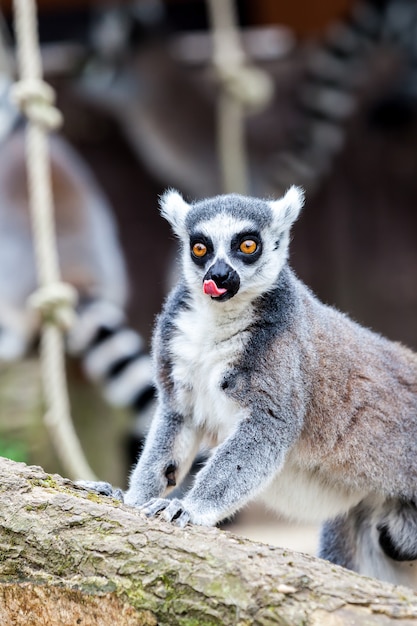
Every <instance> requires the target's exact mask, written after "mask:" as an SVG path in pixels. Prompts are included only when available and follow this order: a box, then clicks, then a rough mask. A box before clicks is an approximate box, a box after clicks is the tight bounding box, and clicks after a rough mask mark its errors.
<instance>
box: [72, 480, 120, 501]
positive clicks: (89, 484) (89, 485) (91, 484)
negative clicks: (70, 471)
mask: <svg viewBox="0 0 417 626" xmlns="http://www.w3.org/2000/svg"><path fill="white" fill-rule="evenodd" d="M75 484H76V485H77V487H82V488H83V489H87V491H93V492H94V493H98V494H99V495H101V496H107V497H110V498H115V499H116V500H120V502H123V491H122V490H121V489H119V488H118V487H113V486H112V485H111V484H110V483H106V482H104V481H102V480H98V481H96V480H77V481H76V483H75Z"/></svg>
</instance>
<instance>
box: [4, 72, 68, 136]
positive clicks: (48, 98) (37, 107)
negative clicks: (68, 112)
mask: <svg viewBox="0 0 417 626" xmlns="http://www.w3.org/2000/svg"><path fill="white" fill-rule="evenodd" d="M10 97H11V100H12V102H13V103H14V104H15V105H16V106H17V107H18V108H19V109H20V110H21V111H22V113H24V115H25V116H26V117H27V118H28V119H29V120H30V121H31V122H34V123H35V124H38V125H40V126H42V127H43V128H45V129H46V130H48V131H53V130H56V129H57V128H59V127H60V126H61V125H62V119H63V118H62V115H61V113H60V111H59V110H58V109H57V108H56V107H55V106H54V103H55V91H54V89H53V88H52V87H51V86H50V85H48V83H46V82H45V81H44V80H41V79H37V78H28V79H25V80H20V81H19V82H17V83H15V84H14V85H13V86H12V88H11V94H10Z"/></svg>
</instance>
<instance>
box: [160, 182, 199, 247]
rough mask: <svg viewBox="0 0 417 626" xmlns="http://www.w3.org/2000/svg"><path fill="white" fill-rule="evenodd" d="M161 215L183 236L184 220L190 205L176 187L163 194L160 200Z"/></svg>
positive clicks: (176, 232) (177, 233)
mask: <svg viewBox="0 0 417 626" xmlns="http://www.w3.org/2000/svg"><path fill="white" fill-rule="evenodd" d="M159 204H160V207H161V215H162V217H164V218H165V219H166V220H168V222H169V223H170V224H171V226H172V228H173V230H174V232H175V234H176V235H178V236H179V237H181V235H182V233H183V230H184V222H185V218H186V215H187V213H188V211H189V210H190V208H191V207H190V205H189V204H187V203H186V201H185V200H184V198H183V197H182V195H181V194H180V193H178V191H175V189H168V190H167V191H166V192H165V193H164V194H162V196H161V198H160V201H159Z"/></svg>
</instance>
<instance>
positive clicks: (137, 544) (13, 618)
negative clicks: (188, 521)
mask: <svg viewBox="0 0 417 626" xmlns="http://www.w3.org/2000/svg"><path fill="white" fill-rule="evenodd" d="M0 491H1V496H0V503H1V504H0V624H2V625H7V626H8V625H9V624H10V625H13V626H20V625H22V626H23V625H24V626H32V625H33V626H35V625H36V626H44V625H45V626H51V625H55V624H56V625H59V626H67V625H68V626H69V625H71V626H75V625H77V624H79V625H81V626H89V625H94V626H96V625H97V626H107V625H108V624H111V625H112V626H131V625H140V626H156V625H161V626H164V625H169V626H176V625H183V626H206V625H219V624H220V625H225V626H227V625H229V624H234V625H236V626H246V625H252V624H255V625H259V626H273V625H277V626H289V625H300V626H301V625H304V626H306V625H308V626H344V625H349V626H353V625H355V626H356V625H357V624H364V625H366V626H368V625H370V626H371V625H381V626H386V625H391V624H397V625H398V626H410V625H412V624H413V625H416V626H417V595H416V594H415V593H414V592H413V591H412V590H409V589H406V588H403V587H394V586H392V585H389V584H386V583H381V582H379V581H376V580H372V579H367V578H364V577H361V576H359V575H357V574H355V573H353V572H349V571H347V570H344V569H342V568H339V567H336V566H334V565H332V564H329V563H327V562H325V561H321V560H319V559H315V558H313V557H310V556H306V555H302V554H298V553H295V552H290V551H288V550H282V549H279V548H273V547H269V546H267V545H263V544H258V543H253V542H250V541H248V540H245V539H242V538H239V537H236V536H234V535H231V534H230V533H228V532H225V531H220V530H218V529H215V528H201V527H195V526H194V527H192V526H190V527H187V528H186V529H179V528H176V527H175V526H173V525H170V524H168V523H165V522H162V521H159V520H148V519H146V518H145V517H144V516H143V515H142V514H141V513H140V512H138V511H136V510H134V509H132V508H129V507H127V506H124V505H122V504H120V503H119V502H116V501H114V500H112V499H106V498H104V497H100V496H96V495H95V494H90V493H88V492H86V491H84V490H82V489H79V488H75V487H74V486H73V485H72V483H70V482H69V481H67V480H65V479H63V478H61V477H60V476H57V475H50V474H47V473H45V472H44V471H43V470H42V469H41V468H38V467H28V466H26V465H24V464H17V463H14V462H12V461H9V460H6V459H0Z"/></svg>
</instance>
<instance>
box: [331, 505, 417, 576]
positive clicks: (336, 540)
mask: <svg viewBox="0 0 417 626" xmlns="http://www.w3.org/2000/svg"><path fill="white" fill-rule="evenodd" d="M319 556H320V557H321V558H323V559H327V560H328V561H331V562H332V563H335V564H337V565H341V566H343V567H346V568H348V569H353V570H355V571H357V572H359V573H360V574H363V575H365V576H372V577H375V578H379V579H381V580H386V581H388V582H393V583H396V584H404V585H407V586H411V587H414V588H416V586H417V562H416V563H413V561H416V560H417V508H416V505H415V503H414V502H410V501H404V500H399V499H389V500H385V501H379V502H378V501H377V500H375V499H371V498H369V499H366V500H363V501H362V502H360V503H359V504H358V505H357V506H356V507H354V508H352V509H351V510H350V511H349V512H348V513H347V514H346V515H344V516H340V517H337V518H335V519H333V520H329V521H327V522H326V523H325V524H324V525H323V527H322V531H321V537H320V549H319Z"/></svg>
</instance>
